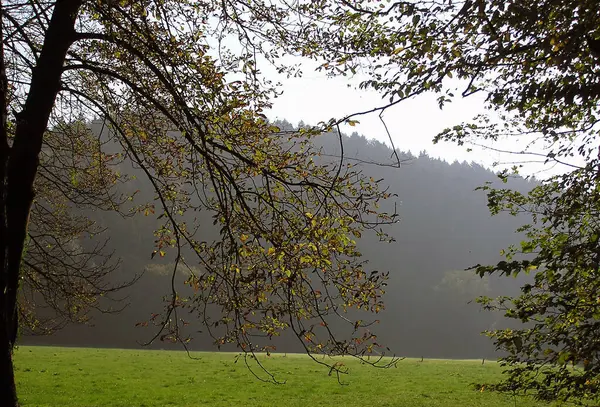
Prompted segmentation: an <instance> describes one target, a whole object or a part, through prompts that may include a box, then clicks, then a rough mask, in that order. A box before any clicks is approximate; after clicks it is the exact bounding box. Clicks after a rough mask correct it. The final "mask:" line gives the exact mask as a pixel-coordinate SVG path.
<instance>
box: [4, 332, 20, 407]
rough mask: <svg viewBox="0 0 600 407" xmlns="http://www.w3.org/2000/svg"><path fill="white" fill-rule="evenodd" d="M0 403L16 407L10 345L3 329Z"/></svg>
mask: <svg viewBox="0 0 600 407" xmlns="http://www.w3.org/2000/svg"><path fill="white" fill-rule="evenodd" d="M0 331H1V332H0V350H1V352H2V354H1V355H0V405H2V406H7V407H18V405H19V403H18V401H17V388H16V385H15V376H14V370H13V362H12V349H11V348H12V347H11V346H10V344H9V341H8V337H7V336H6V335H5V334H4V333H5V332H6V330H5V329H2V330H0Z"/></svg>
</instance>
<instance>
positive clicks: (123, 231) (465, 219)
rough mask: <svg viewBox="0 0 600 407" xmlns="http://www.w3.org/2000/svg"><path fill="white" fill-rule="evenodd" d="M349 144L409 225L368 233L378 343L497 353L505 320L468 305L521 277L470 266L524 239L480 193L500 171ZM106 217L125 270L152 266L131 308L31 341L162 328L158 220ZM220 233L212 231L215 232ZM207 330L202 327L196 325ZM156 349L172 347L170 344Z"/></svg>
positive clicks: (102, 337)
mask: <svg viewBox="0 0 600 407" xmlns="http://www.w3.org/2000/svg"><path fill="white" fill-rule="evenodd" d="M280 124H281V123H280ZM94 128H95V130H99V128H100V127H99V125H94ZM318 140H319V141H318V142H319V143H321V144H322V146H323V149H324V153H325V154H326V155H330V156H333V157H335V156H339V153H340V150H339V140H338V139H337V137H334V136H333V135H326V136H323V137H321V138H319V139H318ZM343 146H344V156H345V158H346V160H348V161H349V162H353V163H355V164H356V165H361V166H362V169H363V171H364V173H365V174H366V175H368V176H372V177H373V178H375V179H380V178H383V179H384V181H383V183H384V184H385V185H389V188H390V192H392V193H395V194H397V199H396V203H397V208H398V213H399V215H400V222H399V223H397V224H395V225H393V226H391V227H390V229H389V230H388V231H389V232H390V233H391V234H392V235H393V236H394V237H395V239H396V241H395V242H393V243H380V242H379V241H378V239H377V238H376V237H375V236H368V235H366V234H365V235H364V236H363V238H362V239H361V242H360V243H361V247H360V249H361V250H362V253H363V254H364V256H365V258H366V259H368V261H369V265H370V267H372V268H374V269H378V270H381V271H389V272H390V280H389V284H388V287H387V294H386V299H385V301H386V310H385V311H384V312H383V313H382V315H381V317H380V320H381V322H380V324H379V325H378V326H377V327H376V328H374V331H375V333H377V334H378V336H379V339H378V341H379V342H380V343H383V344H385V345H386V346H389V347H390V348H391V349H392V350H393V351H395V353H396V354H399V355H403V356H416V357H420V356H424V357H440V358H479V357H491V356H493V347H492V346H491V344H490V341H489V340H488V339H487V338H485V337H483V336H482V335H481V334H480V332H481V331H483V330H485V329H489V328H491V327H493V326H496V327H500V326H502V321H501V320H500V318H499V317H498V316H496V315H492V314H490V313H488V312H485V311H482V310H480V308H479V306H478V305H477V304H475V303H471V304H468V302H469V301H471V300H472V299H473V298H474V297H475V296H477V295H481V294H485V295H489V296H492V295H497V294H509V293H514V292H515V290H517V289H518V286H519V283H520V281H519V280H515V279H512V278H506V277H504V278H496V279H486V280H482V279H480V278H479V277H476V276H474V274H473V273H472V272H465V271H463V270H464V269H465V268H466V267H469V266H472V265H474V264H477V263H488V262H494V261H497V260H498V258H499V252H500V250H501V249H502V248H504V247H506V246H507V245H509V244H511V243H516V242H517V241H518V240H519V239H518V236H517V235H516V234H515V233H514V230H515V229H516V228H517V227H518V226H520V224H521V223H522V220H519V219H516V218H513V217H510V216H508V215H503V214H501V215H498V216H495V217H491V216H490V215H489V213H488V210H487V206H486V197H485V194H484V193H483V192H481V191H475V188H476V187H478V186H481V185H483V184H484V183H485V182H487V181H496V180H497V178H496V176H495V175H494V173H493V172H491V171H489V170H487V169H485V168H483V167H481V166H479V165H474V164H469V163H466V162H463V163H458V162H454V163H448V162H445V161H442V160H438V159H434V158H431V157H429V156H428V155H427V154H426V153H421V154H420V155H419V156H413V155H411V154H407V153H401V152H399V153H398V156H399V157H400V158H401V160H402V165H401V166H400V168H397V166H396V167H394V166H391V165H390V166H386V165H381V164H382V163H390V164H394V163H395V162H396V157H395V155H394V154H393V151H392V150H391V149H390V148H389V147H387V146H386V145H385V144H382V143H379V142H377V141H373V140H369V139H367V138H365V137H363V136H359V135H358V134H353V135H351V136H348V137H344V144H343ZM399 147H401V146H399ZM333 157H332V159H333ZM132 182H133V183H134V184H135V185H133V186H131V187H132V188H137V189H140V190H141V191H142V192H141V193H140V194H138V198H139V199H152V196H153V193H152V192H151V190H150V187H149V186H148V185H147V184H145V183H144V181H143V176H139V177H138V178H137V179H136V180H134V181H132ZM509 186H512V187H514V188H517V189H520V190H526V189H528V188H529V187H530V185H529V184H528V182H527V181H525V180H519V179H517V180H513V181H512V182H511V183H509ZM390 204H391V203H390ZM200 216H202V215H200ZM204 216H205V217H207V218H209V217H210V215H209V214H206V215H204ZM102 222H103V223H104V226H106V227H107V229H108V230H109V231H110V233H111V244H112V245H113V246H114V248H115V250H116V251H117V253H118V254H119V255H120V256H121V257H122V258H123V265H122V270H121V273H122V275H124V276H127V275H132V274H133V273H135V272H138V271H141V270H144V269H146V270H148V272H146V273H145V274H144V275H143V277H142V278H141V280H140V281H139V282H138V283H137V284H135V285H134V286H133V287H131V288H129V289H128V291H127V292H126V293H123V295H127V296H128V299H127V302H128V303H129V306H128V307H127V308H126V309H125V310H124V311H122V312H121V313H119V314H116V315H98V316H96V317H95V319H94V326H93V327H86V326H70V327H67V328H65V329H63V330H62V331H60V332H57V333H56V334H55V335H53V336H50V337H24V338H23V342H24V343H46V344H65V345H81V346H111V347H113V346H114V347H137V346H139V345H138V342H143V341H144V340H147V339H149V338H150V337H151V336H152V334H153V333H154V332H155V331H154V330H153V329H154V328H152V327H148V328H139V327H135V323H136V322H138V321H142V320H145V319H148V316H149V315H150V314H151V313H153V312H159V311H161V310H162V303H161V298H162V296H164V295H166V294H168V293H169V290H170V286H169V279H168V277H167V276H166V274H165V272H166V270H167V269H166V267H163V266H161V265H159V264H158V263H154V264H153V262H156V259H155V260H150V253H151V252H152V249H153V241H154V236H153V234H152V229H153V225H154V224H155V223H154V220H153V217H152V216H148V217H144V216H136V217H133V218H131V219H123V218H120V217H117V216H113V215H108V214H107V215H103V217H102ZM216 233H217V231H215V230H212V231H211V230H207V235H208V236H212V238H214V237H215V236H216ZM378 318H379V317H378ZM198 330H202V327H200V326H196V327H194V331H198ZM194 336H195V338H196V339H195V340H194V341H193V342H192V343H191V347H192V348H196V349H204V350H209V349H213V347H212V345H211V341H210V340H209V338H205V337H203V334H201V333H197V334H196V335H194ZM154 346H155V347H166V345H165V344H163V343H160V342H158V343H157V344H155V345H154ZM278 350H281V351H300V350H301V347H300V346H299V344H298V343H297V339H296V338H291V337H290V338H283V339H282V340H280V341H279V343H278Z"/></svg>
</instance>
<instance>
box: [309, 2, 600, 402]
mask: <svg viewBox="0 0 600 407" xmlns="http://www.w3.org/2000/svg"><path fill="white" fill-rule="evenodd" d="M597 6H598V5H597V2H594V1H586V0H584V1H545V0H538V1H526V2H525V1H518V0H513V1H496V0H491V1H484V0H465V1H425V2H423V1H402V2H391V3H383V2H381V3H380V2H368V1H364V2H345V1H341V2H325V1H323V2H321V7H322V8H323V9H324V10H325V11H324V13H323V14H324V16H325V17H324V20H323V21H322V22H321V23H319V24H317V23H315V24H314V26H313V28H314V30H313V31H310V30H307V31H308V32H309V34H307V35H306V36H305V37H304V42H302V43H301V45H299V47H311V46H312V49H313V53H312V55H314V56H315V57H316V58H323V64H322V69H324V70H326V71H327V72H329V73H330V74H332V75H340V74H342V75H346V74H354V73H358V72H360V73H363V74H367V75H368V78H367V79H366V80H365V81H363V83H362V84H361V87H362V88H366V89H373V90H376V91H378V92H380V93H381V94H382V95H383V96H384V97H385V98H386V103H385V104H384V105H382V106H380V107H378V108H374V109H373V110H372V111H380V112H382V111H384V110H385V109H387V108H389V107H391V106H393V105H395V104H397V103H400V102H402V101H404V100H406V99H408V98H411V97H413V96H415V95H419V94H422V93H426V92H434V93H435V94H437V96H438V104H439V106H440V107H443V106H444V105H445V104H447V103H451V102H452V101H453V100H454V99H455V98H457V97H458V96H459V95H460V96H463V97H467V96H470V95H473V94H475V93H478V94H480V95H482V96H483V97H484V99H485V107H486V109H487V112H486V114H482V115H480V116H477V117H475V118H474V119H473V121H472V122H469V123H463V124H457V125H456V126H454V127H452V128H449V129H446V130H445V131H443V132H442V133H440V134H439V135H438V136H437V137H436V141H442V140H447V141H454V142H456V143H458V144H459V145H463V144H469V143H471V144H474V145H487V146H489V145H490V144H489V143H491V147H490V148H492V150H495V151H503V150H505V149H503V148H502V147H500V145H499V144H495V143H496V142H498V141H501V140H507V139H508V140H515V139H516V140H519V141H520V143H521V145H522V146H523V149H522V150H519V151H516V152H515V153H516V154H518V155H519V156H521V157H527V158H529V159H531V160H533V161H537V162H540V163H542V164H546V165H552V167H556V168H558V169H559V171H558V175H554V176H550V177H549V178H547V179H545V180H543V182H541V183H540V184H539V185H537V186H535V187H534V188H533V189H532V191H531V192H530V193H528V194H522V193H517V192H514V191H511V190H510V189H506V188H497V187H495V186H494V185H486V186H484V187H483V189H484V190H485V191H486V192H487V193H488V200H489V207H490V209H491V211H492V213H498V212H500V211H507V212H509V213H512V214H515V215H518V214H519V213H527V214H529V215H531V216H532V222H531V223H530V224H528V225H525V226H523V228H521V229H520V230H519V232H521V233H524V234H525V236H526V240H524V242H523V243H522V244H521V246H520V247H510V248H509V249H508V250H506V251H504V252H503V254H504V255H505V256H506V259H505V260H503V261H501V262H499V263H498V264H496V265H494V266H478V267H476V269H477V271H478V272H479V273H480V274H481V275H486V274H490V273H498V274H505V275H512V276H514V275H517V274H519V273H524V272H528V273H532V274H533V275H534V282H533V283H532V284H528V285H525V286H524V287H523V288H522V294H521V295H520V296H519V297H516V298H500V299H499V300H498V302H493V301H492V300H491V299H486V298H484V299H482V302H483V303H484V304H485V305H486V306H487V307H488V308H491V309H496V308H500V309H505V310H506V314H507V316H508V317H511V318H514V319H516V320H519V321H522V322H523V323H524V325H522V326H521V328H520V329H514V330H513V329H507V330H503V331H496V332H492V333H491V336H492V337H493V338H494V339H495V343H496V345H497V346H498V347H499V348H500V349H504V350H507V351H508V356H506V357H504V358H502V363H503V364H504V365H505V366H506V367H507V373H508V375H507V378H506V379H505V381H503V382H502V383H501V384H500V385H498V386H496V387H495V389H497V390H505V391H510V392H527V393H534V394H535V395H536V397H538V398H540V399H543V400H560V401H564V400H569V401H574V402H588V401H592V402H593V401H597V398H598V396H597V395H598V394H599V393H598V388H599V385H600V359H599V358H598V349H599V348H598V339H599V338H598V332H600V331H599V330H598V329H597V328H598V319H599V318H598V317H599V315H600V314H599V310H600V308H599V307H600V301H599V300H598V298H599V295H600V293H599V291H598V273H599V272H600V271H599V266H598V264H599V260H600V257H599V255H598V253H599V246H598V241H599V238H598V236H599V235H600V231H599V225H598V220H597V219H598V209H599V208H598V202H599V201H598V191H599V188H600V187H599V182H600V176H599V174H600V172H599V166H600V162H599V158H598V151H597V149H598V140H599V137H598V130H599V127H598V124H597V123H598V114H599V112H598V106H599V100H600V82H599V81H600V79H599V78H600V75H599V74H598V73H599V64H598V58H600V52H599V51H600V31H599V28H598V27H600V24H599V23H600V16H599V14H598V12H597ZM327 39H329V40H330V42H327V41H326V40H327ZM359 114H362V113H359ZM354 116H356V115H354ZM354 116H352V118H351V117H349V118H348V119H352V120H354V118H353V117H354ZM486 142H487V144H486ZM536 148H541V149H542V151H536ZM557 166H558V167H557ZM518 170H519V166H517V167H515V168H513V169H512V170H509V171H505V172H503V173H502V174H500V176H501V179H502V180H503V181H504V182H506V181H507V180H508V178H509V177H510V176H512V175H515V173H517V172H518ZM570 364H572V365H576V366H579V367H578V368H575V369H573V368H572V367H570V366H569V365H570Z"/></svg>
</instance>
